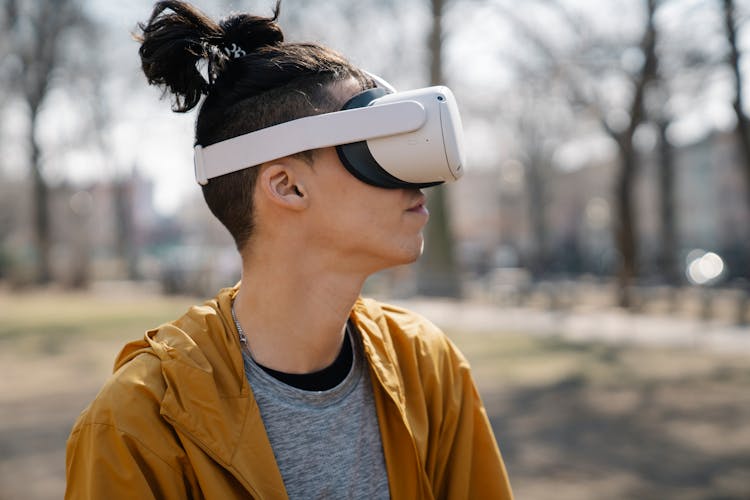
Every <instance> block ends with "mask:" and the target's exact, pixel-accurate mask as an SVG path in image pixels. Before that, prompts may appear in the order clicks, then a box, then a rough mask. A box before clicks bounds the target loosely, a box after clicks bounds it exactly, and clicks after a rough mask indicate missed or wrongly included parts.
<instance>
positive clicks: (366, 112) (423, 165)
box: [195, 75, 465, 188]
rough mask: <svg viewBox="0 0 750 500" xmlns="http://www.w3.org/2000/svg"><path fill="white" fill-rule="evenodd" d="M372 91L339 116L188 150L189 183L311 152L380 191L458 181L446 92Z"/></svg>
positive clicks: (456, 122)
mask: <svg viewBox="0 0 750 500" xmlns="http://www.w3.org/2000/svg"><path fill="white" fill-rule="evenodd" d="M373 79H374V80H375V81H376V82H377V84H378V87H375V88H373V89H369V90H365V91H364V92H362V93H360V94H357V95H355V96H354V97H353V98H351V99H350V100H349V101H348V102H347V103H346V104H345V105H344V107H343V109H342V110H341V111H336V112H333V113H325V114H321V115H313V116H308V117H305V118H299V119H297V120H292V121H289V122H285V123H281V124H279V125H274V126H272V127H268V128H264V129H261V130H257V131H255V132H251V133H249V134H244V135H240V136H237V137H233V138H231V139H227V140H225V141H221V142H217V143H215V144H211V145H210V146H205V147H204V146H201V145H196V146H195V177H196V180H197V181H198V183H199V184H201V185H205V184H207V183H208V181H209V180H210V179H213V178H215V177H219V176H221V175H225V174H229V173H231V172H236V171H238V170H243V169H245V168H249V167H254V166H257V165H260V164H262V163H265V162H268V161H271V160H276V159H279V158H283V157H285V156H289V155H293V154H296V153H300V152H302V151H308V150H312V149H318V148H324V147H330V146H336V150H337V152H338V155H339V158H340V159H341V162H342V163H343V164H344V166H345V167H346V168H347V170H349V172H351V173H352V175H354V176H355V177H357V178H358V179H359V180H361V181H363V182H366V183H368V184H371V185H373V186H378V187H383V188H423V187H429V186H434V185H437V184H442V183H443V182H449V181H453V180H456V179H458V178H459V177H461V175H463V170H464V162H465V161H464V150H463V129H462V127H461V117H460V115H459V113H458V107H457V105H456V100H455V98H454V97H453V93H452V92H451V91H450V89H448V88H447V87H440V86H438V87H427V88H422V89H417V90H410V91H407V92H396V91H395V90H394V89H393V87H391V86H390V85H389V84H388V83H387V82H385V81H383V80H382V79H380V78H378V77H375V76H374V75H373Z"/></svg>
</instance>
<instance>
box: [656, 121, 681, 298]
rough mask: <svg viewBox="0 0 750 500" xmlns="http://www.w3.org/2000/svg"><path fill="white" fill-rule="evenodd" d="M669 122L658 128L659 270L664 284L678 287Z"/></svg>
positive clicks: (672, 162)
mask: <svg viewBox="0 0 750 500" xmlns="http://www.w3.org/2000/svg"><path fill="white" fill-rule="evenodd" d="M668 125H669V122H667V121H666V120H661V121H660V122H659V124H658V126H659V139H660V140H659V216H660V219H661V225H660V232H659V239H660V249H659V254H660V255H659V268H660V269H661V273H662V276H663V278H664V282H665V283H666V284H668V285H672V286H675V285H678V284H679V282H680V273H679V271H678V269H677V220H676V215H675V200H674V183H675V179H674V172H675V169H674V151H673V149H672V145H671V144H670V143H669V141H668V140H667V127H668Z"/></svg>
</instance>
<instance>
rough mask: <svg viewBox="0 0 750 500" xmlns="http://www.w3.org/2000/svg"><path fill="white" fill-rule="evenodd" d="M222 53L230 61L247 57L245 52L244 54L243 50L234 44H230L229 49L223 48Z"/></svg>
mask: <svg viewBox="0 0 750 500" xmlns="http://www.w3.org/2000/svg"><path fill="white" fill-rule="evenodd" d="M224 53H225V54H226V55H227V57H229V58H230V59H237V58H238V57H242V56H246V55H247V52H245V50H244V49H243V48H242V47H240V46H239V45H237V44H236V43H232V46H231V47H224Z"/></svg>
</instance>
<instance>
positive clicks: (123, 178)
mask: <svg viewBox="0 0 750 500" xmlns="http://www.w3.org/2000/svg"><path fill="white" fill-rule="evenodd" d="M194 3H195V4H196V5H198V6H199V7H201V8H202V9H204V10H205V11H206V12H208V13H210V14H211V15H214V16H222V15H224V14H226V13H228V12H230V11H233V10H234V11H250V12H253V13H257V14H261V15H270V13H271V12H272V9H273V4H274V2H272V1H271V0H263V1H261V0H255V1H250V0H245V1H241V0H234V1H228V0H196V1H195V2H194ZM152 6H153V2H151V1H146V0H130V1H128V2H96V1H94V0H0V366H2V367H3V368H2V372H0V373H2V374H3V376H2V377H1V378H0V499H4V498H59V497H60V496H61V494H62V493H61V492H62V488H63V487H64V463H63V460H64V445H65V439H66V437H67V435H68V433H69V431H70V427H71V426H72V423H73V421H74V419H75V417H76V415H77V414H78V412H80V411H81V409H82V408H83V407H84V406H85V405H86V404H87V403H88V401H90V400H91V398H92V397H93V396H94V395H95V394H96V391H97V390H98V388H99V387H100V386H101V384H102V382H103V380H104V378H105V377H106V375H107V373H108V372H109V370H110V366H111V362H112V360H113V359H114V356H115V354H116V353H117V350H118V349H119V346H121V345H122V343H123V342H124V341H126V340H128V339H132V338H135V337H137V336H138V335H140V333H141V332H142V331H143V330H145V329H147V328H151V327H153V326H155V325H158V324H159V323H161V322H164V321H168V320H170V319H173V318H175V317H176V316H177V315H179V314H180V313H181V311H183V310H184V309H185V308H186V307H188V306H189V305H190V304H191V303H194V302H196V301H198V300H200V299H201V298H205V297H209V296H212V295H213V294H214V293H215V291H216V290H217V289H218V288H221V287H224V286H227V285H231V284H234V283H235V282H236V281H237V280H238V278H239V268H238V265H239V258H238V257H237V255H236V251H235V250H234V246H233V244H232V241H231V239H230V237H229V235H228V233H227V232H226V231H225V230H224V229H223V227H221V226H220V225H219V223H218V222H216V221H214V220H213V218H212V216H211V215H210V213H209V212H208V210H206V208H205V206H204V203H203V201H202V199H201V194H200V190H199V189H198V186H196V184H195V181H194V177H193V169H192V144H193V131H192V129H193V123H194V120H195V114H194V112H191V113H186V114H175V113H172V112H171V111H170V106H169V104H170V103H169V102H168V100H161V101H160V97H161V92H160V90H159V89H156V88H152V87H149V86H148V85H147V84H146V82H145V78H144V77H143V75H142V74H141V73H140V69H139V60H138V57H137V49H138V45H137V43H136V42H135V41H133V39H132V33H134V32H135V31H136V30H137V23H138V22H141V21H145V20H146V19H147V18H148V16H149V14H150V11H151V8H152ZM748 16H750V2H748V1H747V0H741V1H740V0H606V1H601V2H586V1H581V0H558V1H553V0H527V1H524V2H514V1H510V0H400V1H395V0H360V1H358V2H356V3H355V2H349V1H345V0H327V1H325V2H323V1H319V2H306V1H303V0H284V2H283V4H282V10H281V16H280V24H281V26H282V28H283V29H284V32H285V34H286V38H287V40H291V41H319V42H322V43H324V44H326V45H329V46H331V47H333V48H335V49H338V50H340V51H341V52H343V53H345V54H346V55H347V56H348V57H349V58H350V59H351V60H353V61H354V62H355V64H357V65H359V66H361V67H363V68H366V69H367V70H369V71H371V72H374V73H377V74H379V75H381V76H383V77H384V78H386V79H387V80H389V81H390V82H391V83H393V84H394V85H395V86H396V87H397V88H402V89H408V88H415V87H420V86H426V85H430V84H446V85H448V86H450V87H451V88H452V90H453V91H454V93H455V94H456V97H457V99H458V101H459V106H460V109H461V113H462V117H463V120H464V127H465V140H466V145H467V148H468V170H467V173H466V175H465V176H464V178H463V179H462V180H461V181H460V182H458V183H455V184H452V185H449V186H445V187H444V188H435V189H431V190H429V193H428V196H429V201H428V205H429V208H430V213H431V220H430V224H429V225H428V228H427V230H426V239H427V244H426V251H425V255H424V256H423V258H422V259H421V260H420V261H419V262H418V263H417V264H416V265H414V266H408V267H402V268H397V269H393V270H389V271H386V272H383V273H380V274H378V275H376V276H373V277H372V278H371V279H370V280H369V281H368V283H367V287H366V288H367V289H366V292H367V294H369V295H374V296H376V297H379V298H382V299H386V300H391V301H395V302H399V303H402V304H404V305H407V306H409V307H412V308H414V309H416V310H418V311H420V312H424V313H425V314H427V315H428V316H429V317H430V318H431V319H433V320H434V321H435V322H436V323H438V324H439V325H440V326H442V327H443V328H444V329H445V330H446V331H447V332H448V334H449V335H450V336H451V337H452V338H453V339H454V340H455V341H456V343H457V344H458V345H459V346H460V347H461V348H462V349H463V350H464V352H465V353H466V355H467V357H468V358H469V360H470V361H471V362H472V365H473V366H474V370H475V377H476V378H477V383H478V385H479V387H480V391H481V392H482V395H483V397H484V399H485V403H486V405H487V409H488V413H489V415H490V418H491V420H492V423H493V427H494V429H495V432H496V435H497V438H498V441H499V442H500V446H501V449H502V450H503V452H504V455H505V458H506V462H507V465H508V469H509V472H510V476H511V480H512V483H513V486H514V489H515V491H516V494H517V496H518V497H519V498H523V499H526V498H530V499H545V498H553V497H554V498H558V499H563V498H571V499H572V498H575V499H585V498H591V499H595V498H712V499H719V498H744V499H748V498H750V425H748V423H747V422H749V421H750V364H748V359H749V356H748V353H750V327H749V326H748V322H749V321H750V307H748V304H750V129H749V128H748V120H749V119H750V118H749V117H750V105H747V104H746V103H745V99H747V98H748V97H747V96H748V95H750V93H748V91H750V85H749V84H748V83H747V80H748V78H750V62H749V61H750V25H748Z"/></svg>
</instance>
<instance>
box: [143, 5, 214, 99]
mask: <svg viewBox="0 0 750 500" xmlns="http://www.w3.org/2000/svg"><path fill="white" fill-rule="evenodd" d="M138 27H139V28H140V29H141V33H140V34H139V35H137V36H136V39H137V40H139V41H140V42H141V47H140V49H139V50H138V52H139V54H140V56H141V67H142V69H143V73H144V74H145V75H146V78H147V79H148V82H149V83H150V84H152V85H160V86H163V87H164V88H165V93H167V92H171V93H172V94H173V96H174V100H173V103H172V110H174V111H179V112H185V111H188V110H190V109H192V108H193V107H195V105H196V104H198V102H199V101H200V98H201V95H203V94H206V93H208V88H209V83H208V82H207V81H206V79H205V78H204V77H203V75H202V74H201V73H200V71H199V70H198V67H197V63H198V61H199V60H201V59H209V58H210V57H211V52H212V49H211V47H212V46H215V45H216V43H217V42H218V40H221V35H222V30H221V28H220V27H219V25H218V24H216V23H215V22H214V21H212V20H211V18H209V17H208V16H206V15H205V14H204V13H203V12H201V11H200V10H198V9H196V8H195V7H193V6H192V5H190V4H188V3H185V2H181V1H179V0H164V1H161V2H157V3H156V5H155V6H154V10H153V12H152V14H151V17H150V18H149V20H148V22H147V23H145V24H139V25H138Z"/></svg>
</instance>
